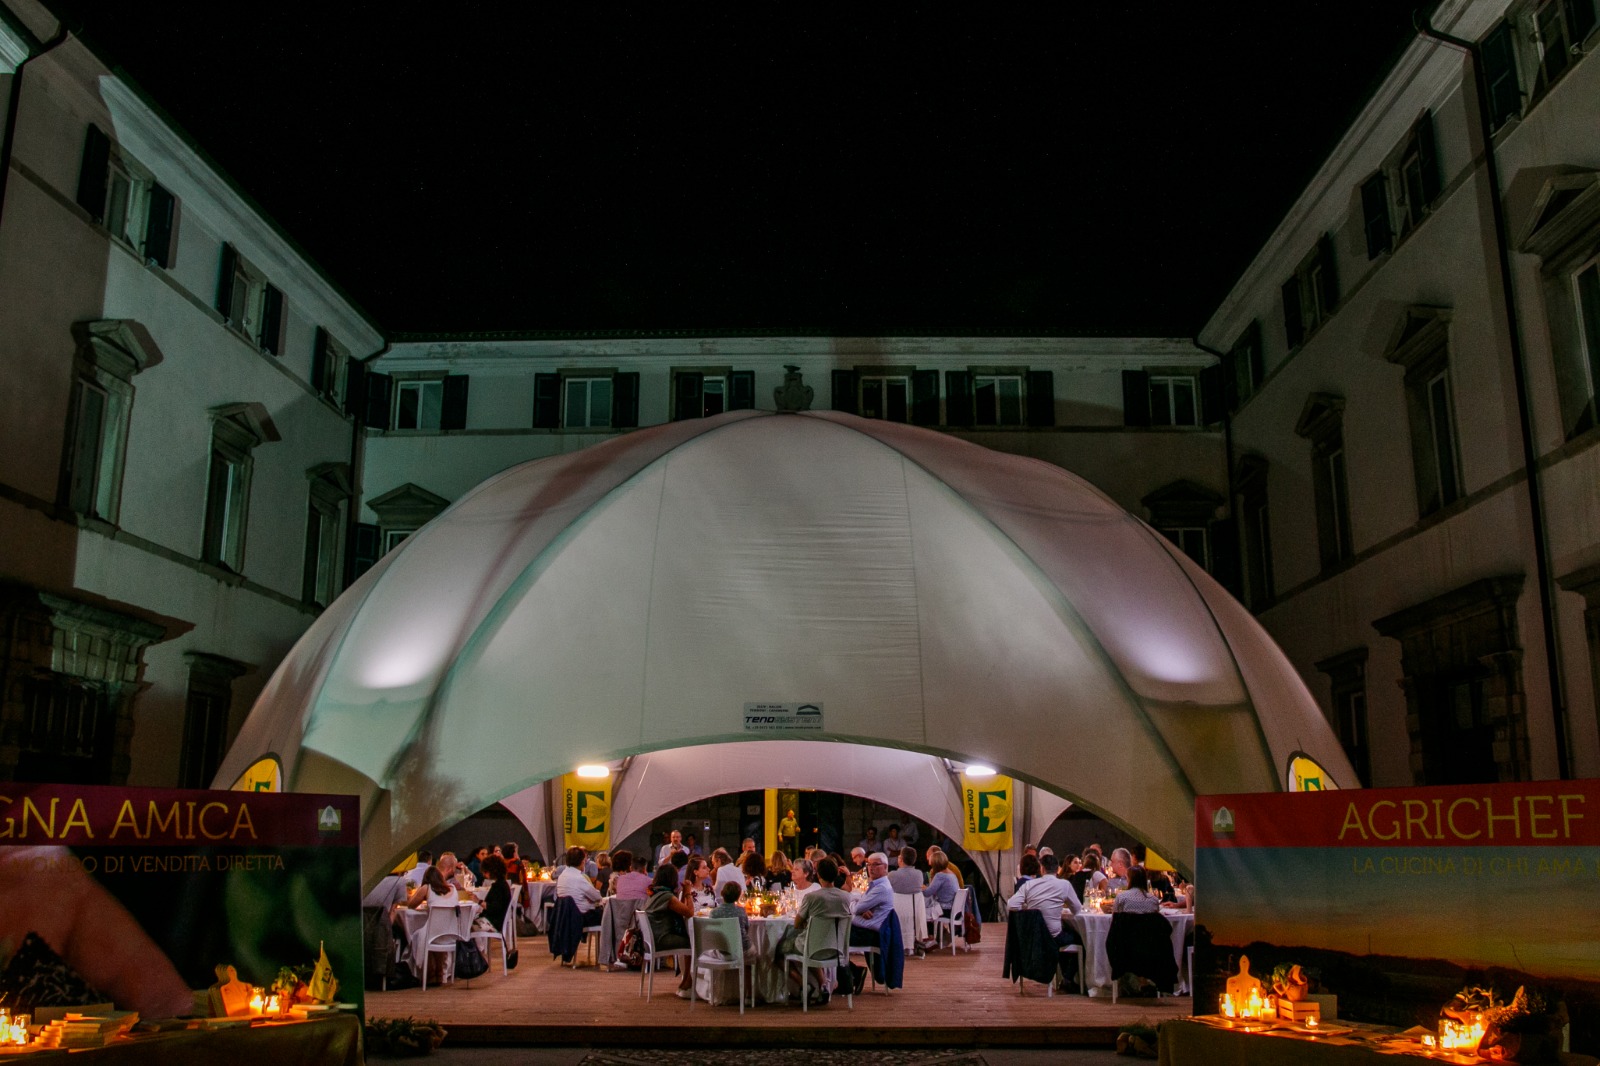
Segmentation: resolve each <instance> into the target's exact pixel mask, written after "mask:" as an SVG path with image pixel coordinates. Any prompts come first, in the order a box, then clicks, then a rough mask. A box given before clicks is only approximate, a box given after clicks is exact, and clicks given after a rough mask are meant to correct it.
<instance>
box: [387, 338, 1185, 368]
mask: <svg viewBox="0 0 1600 1066" xmlns="http://www.w3.org/2000/svg"><path fill="white" fill-rule="evenodd" d="M917 357H922V358H925V359H930V360H938V361H940V362H948V361H958V362H963V363H971V364H981V365H989V364H996V363H1002V362H1003V363H1019V362H1020V363H1030V362H1039V363H1041V364H1045V363H1048V364H1049V365H1050V366H1051V367H1052V368H1060V367H1061V366H1062V365H1063V364H1067V365H1069V366H1070V365H1078V366H1083V367H1085V368H1090V367H1092V368H1094V369H1119V368H1137V367H1144V366H1151V365H1160V366H1173V365H1177V366H1207V365H1210V364H1211V363H1213V362H1215V361H1216V360H1215V357H1214V356H1212V355H1210V354H1209V353H1207V352H1204V351H1201V350H1200V349H1198V348H1196V347H1195V346H1194V344H1193V343H1192V342H1190V341H1187V340H1178V339H1174V338H1164V337H712V336H703V337H678V336H673V337H605V338H551V339H543V338H540V339H506V340H487V339H485V340H439V341H402V342H399V343H396V344H395V345H394V347H393V349H392V350H390V351H389V352H387V353H386V354H385V355H384V356H383V357H382V359H381V360H379V363H378V365H377V366H376V369H390V370H393V369H398V368H402V367H403V368H405V369H408V370H440V369H452V370H458V371H464V370H472V369H483V370H490V369H499V368H504V367H506V366H507V365H508V364H512V365H514V364H517V363H522V362H530V363H551V364H552V365H554V364H559V363H572V362H573V361H577V362H579V363H583V362H589V361H594V362H599V361H602V360H607V361H618V360H624V361H629V362H637V361H640V360H647V361H651V362H660V363H662V364H664V365H670V364H680V363H693V364H695V365H699V364H702V363H707V362H716V363H729V364H730V365H731V364H733V363H736V362H740V361H744V362H758V363H761V364H763V365H764V364H766V363H768V362H770V363H772V364H773V365H774V367H776V366H779V365H781V364H783V363H785V362H790V361H793V360H796V359H800V360H808V359H827V360H837V361H839V362H840V363H844V362H848V363H850V364H852V365H861V364H867V363H883V364H901V363H908V362H913V363H914V362H915V361H916V359H917Z"/></svg>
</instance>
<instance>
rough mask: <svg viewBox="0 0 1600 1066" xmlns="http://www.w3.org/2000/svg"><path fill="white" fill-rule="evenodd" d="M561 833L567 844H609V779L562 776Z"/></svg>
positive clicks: (589, 846)
mask: <svg viewBox="0 0 1600 1066" xmlns="http://www.w3.org/2000/svg"><path fill="white" fill-rule="evenodd" d="M561 832H562V835H563V836H564V837H565V838H566V846H567V847H571V846H572V845H574V844H577V845H578V846H579V847H583V848H587V849H588V850H590V851H604V850H606V849H608V848H610V847H611V778H609V777H579V776H578V775H577V774H567V775H566V776H565V777H563V778H562V779H561Z"/></svg>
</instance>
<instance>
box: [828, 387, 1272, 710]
mask: <svg viewBox="0 0 1600 1066" xmlns="http://www.w3.org/2000/svg"><path fill="white" fill-rule="evenodd" d="M808 417H814V418H819V419H826V420H829V421H835V422H840V423H845V422H846V419H845V417H844V416H840V415H838V414H833V413H829V412H814V413H811V414H810V415H808ZM847 424H848V425H850V426H851V427H852V428H855V429H857V430H858V431H859V432H862V433H865V434H868V435H870V436H872V437H874V438H875V439H877V440H881V441H883V442H884V443H885V444H887V445H888V446H890V447H892V448H894V449H895V450H896V451H899V452H900V453H901V454H903V455H905V456H906V457H907V458H909V459H911V460H912V461H913V462H915V463H917V464H918V465H919V466H921V467H923V468H924V469H926V470H928V471H929V472H930V473H932V474H933V475H934V476H935V477H937V478H939V479H940V480H941V481H943V482H945V483H946V484H947V485H949V486H950V487H951V488H952V489H953V490H955V492H956V493H958V494H959V495H960V496H961V497H962V498H964V499H965V500H967V501H968V503H969V504H971V506H973V507H974V508H976V509H977V510H978V511H979V512H980V513H982V514H983V515H984V516H985V517H986V518H988V519H989V520H990V521H991V522H993V523H994V524H995V525H996V526H997V527H998V528H999V529H1001V530H1003V531H1004V532H1005V533H1006V534H1007V535H1008V536H1010V537H1011V538H1012V539H1013V540H1014V541H1016V542H1017V544H1018V546H1019V547H1020V548H1021V549H1022V551H1023V553H1024V554H1026V555H1027V556H1028V557H1029V558H1031V559H1032V560H1033V561H1034V563H1035V565H1037V566H1038V567H1039V568H1040V569H1041V570H1042V571H1043V572H1044V573H1046V574H1048V575H1049V577H1050V578H1051V580H1052V581H1053V582H1055V584H1056V585H1057V587H1058V588H1060V589H1061V591H1062V592H1063V593H1064V594H1065V595H1066V597H1067V599H1068V600H1069V601H1070V602H1071V603H1072V604H1073V605H1074V607H1075V608H1076V609H1077V610H1078V611H1079V612H1080V613H1081V614H1082V615H1083V617H1084V619H1085V621H1086V622H1087V623H1088V625H1089V627H1090V629H1091V630H1092V631H1093V632H1094V633H1095V636H1096V638H1097V639H1098V640H1099V641H1100V643H1101V644H1102V645H1103V646H1104V647H1105V648H1106V650H1107V652H1108V653H1109V654H1110V655H1111V657H1112V659H1113V660H1114V661H1115V662H1116V664H1117V667H1118V669H1119V670H1120V671H1121V673H1122V675H1123V676H1124V677H1125V678H1126V680H1127V682H1128V684H1129V685H1130V686H1132V688H1133V689H1134V691H1136V692H1137V693H1138V694H1139V695H1140V696H1142V697H1144V698H1146V699H1151V700H1155V701H1158V702H1178V701H1184V700H1189V701H1193V702H1195V703H1199V704H1215V705H1221V706H1226V705H1230V704H1236V703H1239V702H1242V701H1243V699H1244V692H1243V689H1242V686H1241V684H1240V681H1239V678H1238V675H1237V672H1236V671H1234V670H1233V669H1232V668H1231V666H1230V665H1229V659H1230V656H1229V654H1228V648H1227V645H1226V644H1225V642H1224V641H1223V640H1222V638H1221V636H1220V634H1218V633H1217V631H1216V626H1215V624H1214V623H1213V622H1212V620H1211V618H1210V616H1209V614H1208V613H1207V612H1206V611H1205V610H1204V609H1203V607H1202V606H1201V605H1200V604H1199V603H1197V602H1196V598H1195V596H1194V594H1193V591H1192V590H1191V589H1190V588H1189V587H1188V582H1187V581H1186V580H1184V577H1183V575H1182V573H1181V572H1180V571H1179V570H1178V569H1177V568H1176V567H1174V566H1173V565H1172V562H1171V558H1170V556H1169V555H1167V553H1165V552H1164V551H1162V550H1161V549H1160V547H1159V545H1157V544H1154V543H1153V542H1152V537H1153V536H1155V535H1154V534H1152V533H1151V532H1150V530H1149V528H1148V527H1147V526H1145V525H1144V523H1142V522H1140V521H1139V520H1138V519H1136V518H1134V517H1133V516H1132V515H1129V514H1128V513H1127V512H1125V511H1123V510H1122V509H1121V508H1120V507H1118V506H1117V505H1116V504H1115V503H1113V502H1112V501H1111V500H1110V499H1109V498H1107V497H1106V496H1105V495H1104V494H1102V493H1101V492H1100V491H1099V490H1097V489H1095V488H1093V487H1092V486H1090V485H1089V484H1088V483H1087V482H1085V481H1083V479H1081V478H1079V477H1077V476H1076V475H1073V474H1070V473H1068V472H1067V471H1065V470H1062V469H1061V468H1059V467H1056V466H1052V465H1051V464H1049V463H1044V462H1041V461H1038V460H1032V459H1023V458H1019V457H1017V456H1014V455H1008V454H1005V453H1001V452H995V451H991V450H989V449H987V448H982V447H980V446H977V445H969V444H964V443H962V442H955V441H950V440H949V439H948V438H944V437H941V436H938V435H929V434H926V433H924V432H922V431H920V430H918V429H916V428H914V427H906V426H901V425H898V424H895V423H890V422H882V421H875V420H865V419H849V420H848V423H847ZM957 445H959V446H957ZM1131 573H1137V574H1138V580H1137V581H1130V580H1129V575H1130V574H1131Z"/></svg>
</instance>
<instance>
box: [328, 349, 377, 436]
mask: <svg viewBox="0 0 1600 1066" xmlns="http://www.w3.org/2000/svg"><path fill="white" fill-rule="evenodd" d="M323 339H324V340H326V339H327V331H326V330H324V331H323ZM346 366H347V367H348V369H347V370H346V371H345V376H344V413H345V414H347V415H349V416H350V417H351V418H353V419H355V420H356V423H357V424H358V425H365V423H364V422H362V419H361V416H362V414H363V413H364V412H365V410H366V403H367V364H365V363H363V362H362V361H361V360H359V359H350V360H348V361H347V363H346ZM330 369H331V368H330Z"/></svg>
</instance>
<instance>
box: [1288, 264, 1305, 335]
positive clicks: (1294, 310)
mask: <svg viewBox="0 0 1600 1066" xmlns="http://www.w3.org/2000/svg"><path fill="white" fill-rule="evenodd" d="M1283 332H1284V337H1285V339H1286V340H1287V341H1288V342H1289V347H1291V348H1293V347H1296V346H1297V345H1298V344H1299V343H1300V342H1301V341H1303V340H1305V336H1306V327H1305V320H1304V319H1302V318H1301V317H1300V279H1299V278H1290V279H1289V280H1288V281H1286V282H1284V283H1283Z"/></svg>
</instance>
